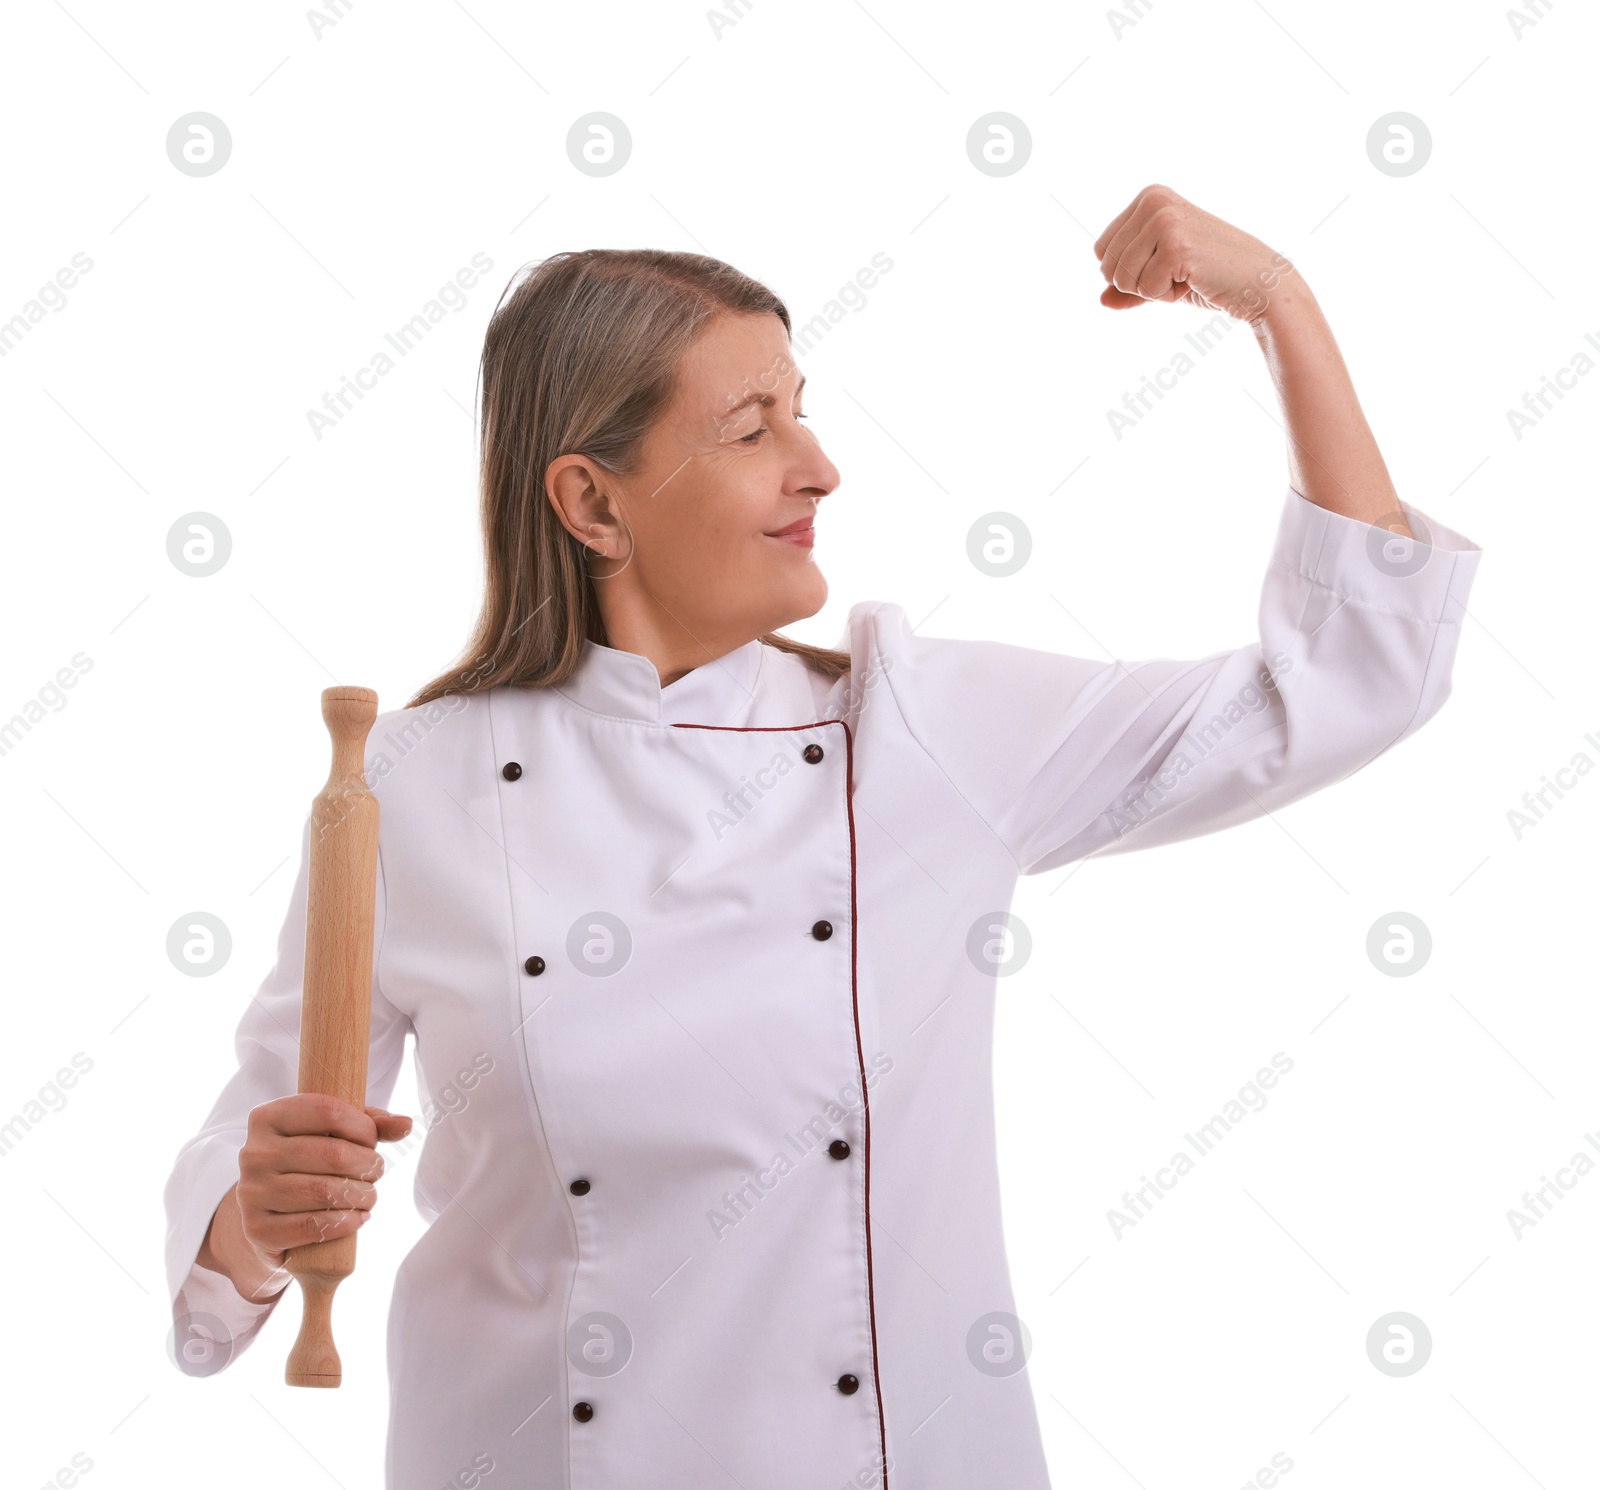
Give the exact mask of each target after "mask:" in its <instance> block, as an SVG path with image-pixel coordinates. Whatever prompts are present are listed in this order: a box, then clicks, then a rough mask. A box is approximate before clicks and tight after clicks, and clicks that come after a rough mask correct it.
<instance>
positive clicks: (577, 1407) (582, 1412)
mask: <svg viewBox="0 0 1600 1490" xmlns="http://www.w3.org/2000/svg"><path fill="white" fill-rule="evenodd" d="M851 1380H854V1378H853V1377H852V1378H851ZM572 1415H573V1417H575V1418H576V1419H577V1420H578V1421H579V1422H580V1423H587V1422H588V1421H589V1419H590V1418H592V1417H593V1416H594V1408H593V1407H591V1406H590V1405H589V1404H588V1403H587V1402H574V1403H573V1404H572Z"/></svg>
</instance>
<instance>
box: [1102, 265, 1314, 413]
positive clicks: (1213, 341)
mask: <svg viewBox="0 0 1600 1490" xmlns="http://www.w3.org/2000/svg"><path fill="white" fill-rule="evenodd" d="M1293 268H1294V265H1293V264H1292V263H1291V262H1290V261H1289V260H1288V259H1286V258H1285V257H1284V256H1283V255H1282V254H1281V253H1275V254H1274V255H1273V256H1272V263H1271V264H1269V265H1268V266H1267V267H1266V268H1264V269H1258V270H1257V271H1256V273H1255V275H1254V277H1253V279H1252V282H1251V283H1250V284H1248V285H1246V286H1245V287H1244V290H1243V291H1242V292H1241V294H1240V297H1239V299H1240V306H1241V308H1242V309H1243V310H1245V311H1246V312H1247V314H1245V315H1243V316H1232V315H1228V314H1225V313H1224V312H1221V311H1219V312H1218V313H1217V314H1216V315H1214V316H1212V318H1211V319H1210V320H1209V321H1207V322H1206V324H1205V325H1204V326H1202V327H1201V328H1200V335H1199V336H1198V337H1196V336H1194V335H1192V334H1189V333H1186V334H1185V335H1184V340H1185V341H1186V342H1188V343H1189V345H1190V346H1192V347H1193V348H1194V349H1195V351H1197V352H1198V353H1199V354H1200V356H1202V357H1206V356H1209V355H1210V353H1211V352H1212V350H1213V349H1214V348H1215V347H1216V346H1217V345H1218V344H1219V343H1220V342H1221V341H1222V339H1223V337H1224V336H1225V335H1226V334H1227V333H1228V332H1230V331H1232V330H1233V329H1234V326H1235V325H1236V324H1237V322H1239V321H1240V320H1243V321H1246V322H1250V321H1255V320H1257V319H1258V318H1259V317H1261V316H1262V315H1264V314H1266V310H1267V305H1268V300H1269V297H1268V295H1267V294H1266V293H1265V292H1266V291H1268V290H1275V289H1277V287H1278V284H1279V281H1280V280H1281V279H1282V278H1283V275H1284V273H1285V272H1286V271H1288V270H1291V269H1293ZM1196 366H1197V363H1196V361H1195V359H1194V358H1193V357H1191V356H1190V355H1189V354H1188V353H1187V352H1177V353H1174V355H1173V356H1172V357H1171V358H1170V359H1169V361H1168V366H1166V367H1163V368H1160V369H1159V370H1158V371H1157V372H1156V374H1155V376H1154V377H1153V378H1150V377H1144V378H1142V381H1141V386H1140V387H1139V389H1138V390H1137V391H1133V392H1127V393H1124V394H1123V395H1122V407H1123V409H1124V410H1125V411H1126V412H1123V413H1119V412H1118V411H1117V410H1116V409H1107V410H1106V422H1107V423H1108V424H1109V425H1110V426H1111V433H1112V434H1113V435H1114V436H1115V437H1116V438H1117V439H1118V440H1121V439H1122V437H1123V435H1124V433H1125V432H1126V431H1128V430H1130V429H1134V428H1136V427H1137V426H1138V425H1139V423H1140V421H1142V420H1143V419H1144V417H1145V416H1146V415H1147V414H1148V413H1149V412H1150V409H1151V399H1152V398H1154V399H1157V400H1159V399H1161V398H1164V397H1165V396H1166V395H1167V394H1168V393H1170V392H1171V391H1172V390H1173V389H1174V388H1176V387H1177V386H1178V380H1179V379H1180V378H1183V377H1186V376H1187V375H1188V374H1189V373H1191V372H1193V371H1194V369H1195V367H1196Z"/></svg>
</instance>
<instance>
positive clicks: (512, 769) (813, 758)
mask: <svg viewBox="0 0 1600 1490" xmlns="http://www.w3.org/2000/svg"><path fill="white" fill-rule="evenodd" d="M800 754H801V755H802V756H803V757H804V759H805V761H806V763H807V764H808V765H812V766H814V765H816V764H817V762H818V761H820V760H821V759H822V757H823V754H824V751H823V749H822V747H821V746H820V745H816V744H812V745H807V746H806V748H805V749H804V750H802V751H801V752H800ZM500 774H501V775H502V776H504V777H505V779H506V780H507V781H516V780H517V779H518V778H519V777H521V775H522V766H521V765H520V764H519V763H518V762H517V761H507V762H506V763H505V765H503V766H501V768H500Z"/></svg>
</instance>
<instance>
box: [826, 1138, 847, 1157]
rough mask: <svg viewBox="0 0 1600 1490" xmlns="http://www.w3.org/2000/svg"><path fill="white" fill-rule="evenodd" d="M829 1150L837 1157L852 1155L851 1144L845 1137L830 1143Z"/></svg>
mask: <svg viewBox="0 0 1600 1490" xmlns="http://www.w3.org/2000/svg"><path fill="white" fill-rule="evenodd" d="M828 1152H829V1153H830V1154H832V1155H833V1157H834V1158H835V1159H848V1158H849V1157H850V1145H849V1144H847V1143H846V1142H845V1141H844V1139H842V1138H836V1139H834V1140H833V1142H832V1143H830V1144H829V1145H828Z"/></svg>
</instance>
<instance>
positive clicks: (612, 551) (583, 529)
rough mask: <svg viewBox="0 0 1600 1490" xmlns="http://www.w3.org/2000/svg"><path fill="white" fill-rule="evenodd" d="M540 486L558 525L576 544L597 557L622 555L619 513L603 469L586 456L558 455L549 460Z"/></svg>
mask: <svg viewBox="0 0 1600 1490" xmlns="http://www.w3.org/2000/svg"><path fill="white" fill-rule="evenodd" d="M544 486H545V494H546V495H547V496H548V497H549V499H550V505H551V506H552V507H553V508H554V509H555V513H556V516H557V517H558V518H559V519H560V521H561V525H562V526H563V527H564V528H565V529H566V530H567V531H568V532H569V533H571V534H572V536H573V537H574V538H576V539H577V540H578V542H579V543H581V544H583V545H584V546H585V547H586V548H587V549H589V551H590V552H591V553H593V554H595V555H597V556H602V557H609V558H619V557H621V556H622V554H623V550H624V546H625V535H624V527H623V523H622V515H621V512H620V511H619V510H618V504H617V502H616V500H615V499H614V497H613V496H612V495H611V494H610V493H609V491H608V486H609V482H608V478H607V474H606V473H605V472H604V471H602V470H601V469H600V468H599V467H598V466H596V465H595V464H594V463H593V462H592V461H591V460H589V459H588V458H587V457H586V456H582V455H562V456H558V457H557V458H556V459H555V460H553V461H551V462H550V467H549V469H548V470H547V471H546V472H545V477H544Z"/></svg>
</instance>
